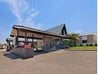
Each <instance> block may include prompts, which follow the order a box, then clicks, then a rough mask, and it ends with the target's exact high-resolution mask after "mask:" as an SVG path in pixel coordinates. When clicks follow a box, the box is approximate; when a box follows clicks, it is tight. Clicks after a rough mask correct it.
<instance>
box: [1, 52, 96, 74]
mask: <svg viewBox="0 0 98 74" xmlns="http://www.w3.org/2000/svg"><path fill="white" fill-rule="evenodd" d="M4 53H5V52H0V74H96V51H64V50H60V51H56V52H51V53H47V54H41V55H36V56H35V57H34V58H29V59H25V60H23V59H20V58H17V57H15V56H14V55H8V56H12V57H11V58H9V57H7V56H4ZM13 57H14V58H13Z"/></svg>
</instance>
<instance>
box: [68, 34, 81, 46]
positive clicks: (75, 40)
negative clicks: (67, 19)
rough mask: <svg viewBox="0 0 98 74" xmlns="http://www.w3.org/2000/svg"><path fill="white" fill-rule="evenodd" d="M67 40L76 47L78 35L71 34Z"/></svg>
mask: <svg viewBox="0 0 98 74" xmlns="http://www.w3.org/2000/svg"><path fill="white" fill-rule="evenodd" d="M67 38H68V39H71V40H72V41H73V42H74V45H76V43H77V41H78V40H79V34H77V33H72V34H68V35H67Z"/></svg>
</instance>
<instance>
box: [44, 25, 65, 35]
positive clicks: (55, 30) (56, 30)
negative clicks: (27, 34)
mask: <svg viewBox="0 0 98 74" xmlns="http://www.w3.org/2000/svg"><path fill="white" fill-rule="evenodd" d="M62 30H64V31H65V34H67V30H66V26H65V24H61V25H58V26H56V27H53V28H51V29H48V30H46V32H50V33H54V34H58V35H62Z"/></svg>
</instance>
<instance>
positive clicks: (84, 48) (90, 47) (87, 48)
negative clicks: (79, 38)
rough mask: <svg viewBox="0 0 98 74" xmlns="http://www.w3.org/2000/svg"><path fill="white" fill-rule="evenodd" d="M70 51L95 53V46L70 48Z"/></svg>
mask: <svg viewBox="0 0 98 74" xmlns="http://www.w3.org/2000/svg"><path fill="white" fill-rule="evenodd" d="M70 50H77V51H78V50H83V51H96V50H97V46H76V47H71V48H70Z"/></svg>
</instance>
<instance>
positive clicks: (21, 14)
mask: <svg viewBox="0 0 98 74" xmlns="http://www.w3.org/2000/svg"><path fill="white" fill-rule="evenodd" d="M0 2H5V3H7V4H8V6H9V9H10V11H11V12H12V13H13V15H14V16H15V17H16V18H17V20H16V23H17V24H22V25H24V26H30V27H35V28H39V29H40V28H41V26H42V24H37V25H36V24H35V22H34V17H35V16H36V15H38V11H35V9H34V8H32V7H31V6H30V5H29V4H28V2H27V0H0Z"/></svg>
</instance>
